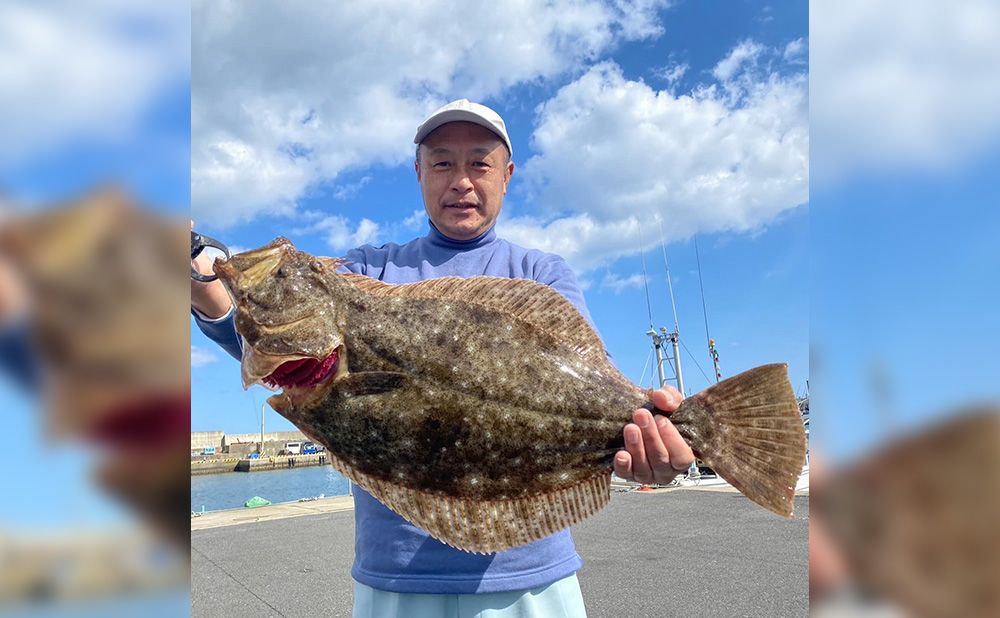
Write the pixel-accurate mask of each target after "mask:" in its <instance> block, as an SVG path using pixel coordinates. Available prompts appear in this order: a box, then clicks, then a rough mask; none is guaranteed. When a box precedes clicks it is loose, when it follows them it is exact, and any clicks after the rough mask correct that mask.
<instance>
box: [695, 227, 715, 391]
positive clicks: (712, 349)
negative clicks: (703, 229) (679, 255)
mask: <svg viewBox="0 0 1000 618" xmlns="http://www.w3.org/2000/svg"><path fill="white" fill-rule="evenodd" d="M694 255H695V259H696V260H697V261H698V287H699V288H700V289H701V312H702V315H703V316H704V317H705V340H706V341H707V343H708V355H709V356H710V357H711V358H712V364H713V365H715V381H716V382H718V381H720V380H721V379H722V372H721V371H720V370H719V353H718V351H716V349H715V340H714V339H712V336H711V335H709V333H708V306H707V305H706V304H705V283H704V281H703V280H702V278H701V252H700V251H699V250H698V236H697V234H696V235H695V236H694Z"/></svg>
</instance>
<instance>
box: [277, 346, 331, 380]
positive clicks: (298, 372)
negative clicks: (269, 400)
mask: <svg viewBox="0 0 1000 618" xmlns="http://www.w3.org/2000/svg"><path fill="white" fill-rule="evenodd" d="M339 368H340V348H339V347H338V348H337V349H335V350H334V351H333V352H332V353H330V354H328V355H327V356H326V357H325V358H323V359H316V358H300V359H297V360H289V361H285V362H284V363H282V364H281V365H279V366H278V367H277V369H275V370H274V371H273V372H271V374H270V375H268V376H266V377H265V378H264V379H263V380H262V382H263V383H264V384H265V385H266V386H270V387H272V388H283V389H292V388H311V387H313V386H316V385H318V384H322V383H323V382H326V381H327V380H328V379H329V378H330V377H331V376H333V375H335V374H336V373H337V370H338V369H339Z"/></svg>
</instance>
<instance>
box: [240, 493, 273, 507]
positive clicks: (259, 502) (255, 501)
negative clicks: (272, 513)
mask: <svg viewBox="0 0 1000 618" xmlns="http://www.w3.org/2000/svg"><path fill="white" fill-rule="evenodd" d="M268 504H271V501H270V500H268V499H267V498H261V497H260V496H254V497H253V498H250V499H249V500H247V501H246V502H244V503H243V506H245V507H247V508H248V509H252V508H254V507H258V506H267V505H268Z"/></svg>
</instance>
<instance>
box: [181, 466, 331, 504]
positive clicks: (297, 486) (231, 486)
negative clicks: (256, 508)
mask: <svg viewBox="0 0 1000 618" xmlns="http://www.w3.org/2000/svg"><path fill="white" fill-rule="evenodd" d="M348 489H349V484H348V481H347V479H346V478H344V477H343V476H342V475H341V474H340V473H339V472H337V471H336V470H334V469H333V468H332V467H330V466H308V467H303V468H287V469H280V470H270V471H266V472H227V473H223V474H209V475H200V476H192V477H191V510H192V511H196V512H200V511H202V510H205V511H221V510H223V509H236V508H242V507H243V503H244V502H246V501H247V500H249V499H250V498H252V497H254V496H260V497H261V498H267V499H268V500H270V501H271V502H274V503H278V502H295V501H296V500H300V499H302V498H313V497H317V496H320V495H323V496H325V497H327V498H329V497H331V496H346V495H347V494H348Z"/></svg>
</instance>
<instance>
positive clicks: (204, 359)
mask: <svg viewBox="0 0 1000 618" xmlns="http://www.w3.org/2000/svg"><path fill="white" fill-rule="evenodd" d="M217 360H219V357H218V356H216V355H215V354H213V353H212V352H210V351H209V350H206V349H205V348H199V347H198V346H196V345H193V346H191V368H192V369H195V368H197V367H204V366H205V365H210V364H212V363H214V362H215V361H217Z"/></svg>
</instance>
